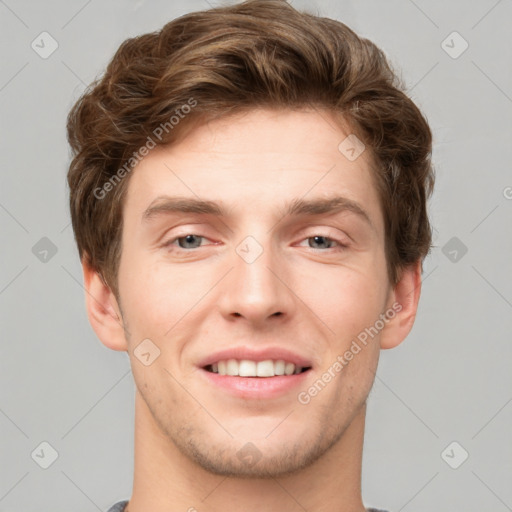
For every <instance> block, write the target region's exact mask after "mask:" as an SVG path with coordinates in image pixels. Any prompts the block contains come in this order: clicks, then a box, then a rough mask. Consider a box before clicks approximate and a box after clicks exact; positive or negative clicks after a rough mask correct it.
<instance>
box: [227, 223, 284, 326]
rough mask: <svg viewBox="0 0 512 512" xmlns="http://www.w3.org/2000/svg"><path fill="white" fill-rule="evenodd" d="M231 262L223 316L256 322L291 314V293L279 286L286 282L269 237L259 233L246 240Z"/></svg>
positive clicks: (280, 262) (236, 250) (266, 234)
mask: <svg viewBox="0 0 512 512" xmlns="http://www.w3.org/2000/svg"><path fill="white" fill-rule="evenodd" d="M232 262H233V263H232V264H233V266H234V269H233V271H232V272H231V273H230V281H229V285H228V286H229V288H230V289H229V290H228V291H227V293H226V294H225V296H224V300H223V313H224V314H231V315H232V314H235V313H238V314H240V315H242V316H244V317H246V318H247V319H250V320H252V321H257V320H264V319H265V318H268V317H270V316H272V315H274V314H275V313H281V314H284V313H287V312H289V311H290V308H291V306H292V300H291V298H290V296H289V294H290V291H289V290H288V289H287V287H286V286H285V285H284V283H283V282H281V279H282V280H283V281H285V282H286V279H285V277H284V276H281V275H280V274H282V273H283V272H284V269H283V265H282V258H281V255H280V254H279V253H278V247H277V244H275V243H273V240H272V234H271V233H265V232H264V231H262V230H260V231H258V234H255V235H248V236H246V237H245V238H244V239H243V240H242V241H241V242H240V243H239V244H238V245H237V246H236V247H235V252H234V254H233V258H232ZM277 276H279V277H280V279H279V278H278V277H277Z"/></svg>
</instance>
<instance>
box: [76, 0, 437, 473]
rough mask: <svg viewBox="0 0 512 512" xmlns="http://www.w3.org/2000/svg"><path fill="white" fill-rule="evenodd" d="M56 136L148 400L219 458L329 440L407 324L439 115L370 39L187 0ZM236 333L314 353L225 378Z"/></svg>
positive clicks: (98, 274)
mask: <svg viewBox="0 0 512 512" xmlns="http://www.w3.org/2000/svg"><path fill="white" fill-rule="evenodd" d="M68 138H69V141H70V144H71V147H72V150H73V160H72V162H71V165H70V169H69V173H68V183H69V186H70V207H71V216H72V224H73V229H74V233H75V237H76V241H77V245H78V250H79V255H80V259H81V261H82V264H83V268H84V279H85V283H86V288H87V290H88V292H89V294H88V295H87V309H88V313H89V319H90V321H91V324H92V326H93V328H94V329H95V331H96V333H97V334H98V336H99V338H100V339H101V341H102V342H103V343H104V344H105V345H107V346H109V347H110V348H112V349H115V350H127V351H128V353H129V355H130V358H131V361H132V369H133V374H134V378H135V382H136V385H137V389H138V392H139V393H140V396H141V398H142V400H143V403H144V407H145V410H146V412H147V415H148V416H150V417H151V418H152V420H153V421H154V423H155V425H158V428H159V429H160V430H161V432H162V433H163V434H164V435H165V436H166V438H167V439H168V440H169V442H170V443H173V444H174V445H176V446H177V447H178V448H179V449H180V450H181V452H182V453H183V454H185V455H187V456H188V457H189V458H190V459H191V460H193V461H194V462H196V463H198V464H200V465H201V466H202V467H203V468H206V469H208V470H210V471H212V472H214V473H218V474H231V475H245V476H264V475H267V476H274V475H276V474H284V473H287V472H293V471H296V470H298V469H300V468H303V467H305V466H307V465H308V464H311V463H312V462H313V461H314V460H316V459H318V458H319V457H321V456H322V455H323V454H324V453H325V452H326V451H327V450H328V449H329V448H330V447H332V446H333V445H334V444H335V443H337V442H338V441H339V440H340V439H341V437H342V435H343V432H345V431H346V429H347V428H348V427H349V426H350V424H351V423H352V421H353V420H354V418H355V417H357V415H358V414H360V413H361V410H362V409H363V407H364V403H365V400H366V398H367V395H368V393H369V390H370V388H371V385H372V383H373V377H374V372H375V369H376V366H377V362H378V355H379V351H380V349H381V348H392V347H394V346H396V345H398V344H399V343H401V342H402V341H403V339H404V338H405V337H406V336H407V334H408V333H409V331H410V329H411V327H412V325H413V322H414V316H415V313H416V307H417V303H418V299H419V290H420V273H421V264H422V260H423V259H424V257H425V256H426V254H427V253H428V251H429V248H430V243H431V228H430V225H429V221H428V217H427V205H426V201H427V199H428V197H429V195H430V193H431V191H432V186H433V172H432V167H431V163H430V155H431V145H432V140H431V132H430V129H429V127H428V124H427V121H426V120H425V118H424V117H423V115H422V114H421V112H420V111H419V109H418V108H417V107H416V106H415V105H414V103H413V102H412V101H411V100H410V99H409V98H408V97H407V95H406V94H405V92H404V88H403V86H402V85H401V84H400V82H399V80H398V78H397V77H396V75H395V74H394V72H393V71H392V69H391V67H390V65H389V63H388V62H387V60H386V57H385V55H384V54H383V52H382V51H381V50H380V49H378V48H377V47H376V46H375V45H374V44H373V43H371V42H370V41H368V40H366V39H363V38H361V37H359V36H357V35H356V34H355V33H354V32H353V31H352V30H350V29H349V28H348V27H347V26H345V25H344V24H342V23H341V22H338V21H334V20H330V19H325V18H318V17H315V16H313V15H310V14H306V13H300V12H298V11H296V10H295V9H293V8H292V7H291V6H290V5H288V4H287V3H286V2H285V1H282V0H261V1H260V0H254V1H248V2H244V3H242V4H238V5H234V6H230V7H222V8H217V9H211V10H209V11H205V12H200V13H192V14H188V15H185V16H182V17H180V18H178V19H176V20H173V21H171V22H170V23H168V24H167V25H165V26H164V27H163V28H162V30H160V31H158V32H155V33H151V34H146V35H142V36H140V37H136V38H132V39H128V40H127V41H125V42H124V43H123V44H122V45H121V47H120V48H119V50H118V51H117V52H116V54H115V55H114V57H113V59H112V60H111V62H110V64H109V65H108V67H107V69H106V72H105V73H104V75H103V76H102V77H101V78H100V79H98V80H97V81H96V82H95V83H93V84H92V85H91V86H90V87H89V88H88V89H87V90H86V91H85V93H84V94H83V96H82V97H81V98H80V99H79V101H78V102H77V103H76V105H75V106H74V107H73V109H72V110H71V112H70V114H69V118H68ZM170 198H174V200H171V199H170ZM176 198H178V199H179V200H176ZM331 199H332V200H333V201H332V202H331V203H330V204H328V202H329V200H331ZM334 205H337V206H336V209H333V206H334ZM189 244H192V247H190V245H189ZM325 244H326V245H327V247H325ZM318 245H320V247H318ZM143 340H146V341H144V344H143V345H141V342H143ZM147 340H150V341H149V342H148V341H147ZM354 343H355V345H354ZM356 346H357V347H359V349H357V348H356ZM138 347H144V351H145V352H144V353H150V354H152V355H150V356H149V357H146V361H145V363H148V362H149V360H151V364H144V363H143V362H142V360H141V359H140V349H138ZM232 348H235V349H237V350H238V349H240V350H242V349H244V350H248V351H249V352H252V351H254V352H255V353H259V352H262V351H265V350H267V349H268V350H270V351H271V352H269V353H273V352H272V351H275V353H277V352H278V351H283V350H284V351H289V352H291V354H284V355H283V358H285V359H286V358H292V359H293V358H294V357H297V358H298V359H300V360H301V361H302V363H303V364H304V365H305V366H306V368H308V370H307V371H305V372H304V373H302V374H300V377H292V378H294V379H296V380H297V381H298V382H299V384H298V387H297V385H294V386H291V387H290V390H289V391H286V392H281V393H278V394H275V393H274V394H272V393H270V392H269V393H267V395H265V398H264V399H261V398H255V397H254V396H252V395H251V391H250V390H248V389H247V390H245V391H243V390H242V391H240V390H239V392H238V393H232V392H231V390H227V391H226V390H224V391H221V392H219V390H218V389H217V388H216V384H214V385H211V382H210V380H209V379H210V377H211V375H208V374H210V373H211V371H210V370H211V369H212V367H211V364H212V363H213V364H217V361H212V360H211V356H212V354H218V353H219V352H223V351H228V352H229V351H230V350H231V349H232ZM348 352H350V353H351V354H352V356H350V355H349V354H348ZM240 354H241V356H240V357H239V358H238V359H244V358H245V355H243V354H242V353H240ZM156 355H158V357H157V358H155V359H154V357H155V356H156ZM344 355H346V357H344ZM242 356H243V357H242ZM219 357H220V356H219ZM153 359H154V360H153ZM336 363H338V364H336ZM328 375H330V377H329V376H328ZM299 379H300V381H299ZM315 389H316V391H315ZM260 397H263V394H262V395H260ZM199 404H202V405H199ZM288 412H290V415H289V417H288V418H287V419H286V421H284V422H283V423H282V424H280V426H279V429H276V430H275V431H274V429H275V427H276V425H277V424H278V423H279V421H280V420H281V419H282V418H283V417H284V416H285V415H286V413H288ZM325 425H328V427H325ZM270 432H272V435H270V434H269V433H270ZM247 442H252V443H253V444H254V445H255V446H256V447H257V450H258V451H259V453H260V454H261V455H262V458H261V460H259V461H258V463H257V464H254V465H247V464H246V463H245V462H244V460H243V457H241V456H240V453H239V450H240V448H242V447H243V446H246V443H247ZM237 453H238V456H237Z"/></svg>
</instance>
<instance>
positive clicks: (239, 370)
mask: <svg viewBox="0 0 512 512" xmlns="http://www.w3.org/2000/svg"><path fill="white" fill-rule="evenodd" d="M302 369H303V368H302V366H295V365H294V364H293V363H288V362H286V361H283V360H282V359H278V360H277V361H273V360H272V359H267V360H265V361H258V362H256V361H250V360H248V359H242V360H240V361H238V360H236V359H227V360H224V361H219V362H217V363H214V364H212V365H211V370H212V372H213V373H218V374H219V375H230V376H240V377H274V376H275V375H293V374H295V375H296V374H298V373H301V372H302Z"/></svg>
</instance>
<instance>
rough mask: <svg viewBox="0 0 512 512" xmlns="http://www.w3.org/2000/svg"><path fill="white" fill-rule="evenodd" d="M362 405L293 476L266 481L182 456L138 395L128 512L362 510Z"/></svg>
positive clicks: (320, 511)
mask: <svg viewBox="0 0 512 512" xmlns="http://www.w3.org/2000/svg"><path fill="white" fill-rule="evenodd" d="M365 413H366V408H365V406H363V407H362V408H361V409H360V410H359V411H358V413H357V414H356V416H355V417H354V419H353V421H352V422H351V423H350V425H349V426H348V427H347V429H346V430H345V431H344V433H343V435H342V436H341V438H340V439H339V440H338V441H337V442H336V443H335V444H334V445H333V446H332V447H331V449H329V450H328V451H327V452H326V454H324V455H323V456H322V457H321V458H320V459H318V460H317V461H316V462H314V463H313V464H311V465H310V466H308V467H306V468H304V469H302V470H300V471H299V472H297V473H294V474H292V475H287V476H281V477H276V478H269V479H251V478H234V477H225V476H219V475H215V474H212V473H210V472H208V471H206V470H204V469H203V468H202V467H200V466H198V465H197V464H196V463H195V462H194V461H192V460H190V459H189V458H188V457H186V456H185V455H183V454H182V453H181V452H180V451H179V450H178V448H177V447H176V446H175V445H174V443H173V442H172V441H171V440H170V439H169V438H168V437H166V436H165V434H164V433H163V432H162V430H161V429H160V428H159V426H158V425H157V424H156V423H155V421H154V419H153V416H152V415H151V412H150V411H149V409H148V407H147V405H146V403H145V402H144V400H143V399H142V397H141V396H140V394H139V392H138V391H137V392H136V399H135V467H134V479H133V493H132V497H131V499H130V502H129V504H128V507H127V512H144V511H147V510H151V511H152V512H184V511H187V512H201V511H203V510H208V511H211V512H221V511H225V510H226V508H227V504H229V509H231V510H243V511H244V512H259V511H261V510H269V511H270V510H272V511H273V510H276V511H278V510H287V511H290V512H292V511H293V512H295V511H297V512H299V511H300V512H303V511H304V510H308V512H328V511H329V512H332V511H333V510H334V511H336V512H338V511H339V512H364V511H365V508H364V506H363V503H362V500H361V460H362V449H363V435H364V420H365Z"/></svg>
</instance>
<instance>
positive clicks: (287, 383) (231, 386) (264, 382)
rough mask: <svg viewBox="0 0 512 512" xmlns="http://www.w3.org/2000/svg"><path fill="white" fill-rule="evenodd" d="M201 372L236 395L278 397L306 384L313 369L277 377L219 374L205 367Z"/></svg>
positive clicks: (215, 383)
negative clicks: (305, 381)
mask: <svg viewBox="0 0 512 512" xmlns="http://www.w3.org/2000/svg"><path fill="white" fill-rule="evenodd" d="M200 371H201V373H202V374H204V375H205V377H206V378H207V379H208V381H209V382H210V383H212V384H214V385H216V386H219V387H220V388H222V389H225V390H226V391H228V392H229V393H231V394H232V395H234V396H237V397H240V398H252V399H267V398H276V397H278V396H280V395H284V394H285V393H287V392H290V391H292V390H293V389H294V388H298V387H299V386H301V384H302V385H304V380H305V379H306V378H307V377H308V374H309V373H310V372H311V370H307V371H305V372H302V373H298V374H293V375H279V376H275V377H233V376H231V375H219V374H218V373H213V372H209V371H207V370H205V369H203V368H201V369H200Z"/></svg>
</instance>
